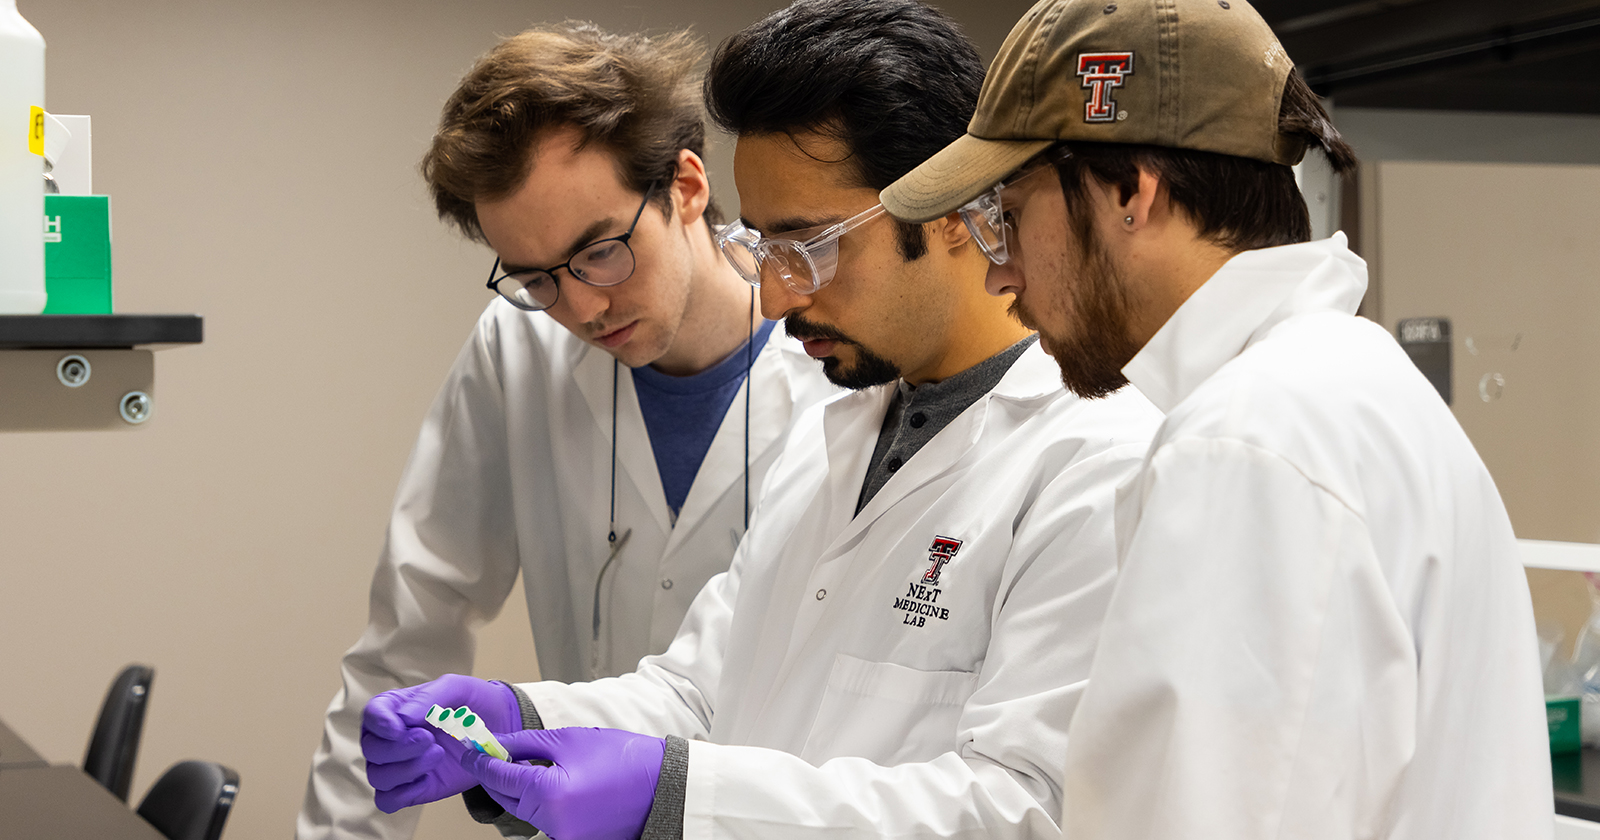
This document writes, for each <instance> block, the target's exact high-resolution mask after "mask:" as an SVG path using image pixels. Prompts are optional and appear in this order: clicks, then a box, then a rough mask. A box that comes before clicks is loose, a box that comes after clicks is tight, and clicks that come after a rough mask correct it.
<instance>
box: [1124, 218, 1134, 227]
mask: <svg viewBox="0 0 1600 840" xmlns="http://www.w3.org/2000/svg"><path fill="white" fill-rule="evenodd" d="M1122 223H1123V224H1125V225H1131V224H1133V217H1132V216H1123V217H1122Z"/></svg>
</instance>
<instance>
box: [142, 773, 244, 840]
mask: <svg viewBox="0 0 1600 840" xmlns="http://www.w3.org/2000/svg"><path fill="white" fill-rule="evenodd" d="M238 793H239V774H238V773H235V772H234V771H232V770H230V769H228V768H227V767H224V766H222V765H221V764H218V763H216V762H214V761H180V762H178V763H177V764H174V765H172V766H171V767H169V768H167V772H165V773H162V774H161V778H159V779H157V780H156V783H155V784H154V785H151V786H150V791H149V792H148V793H146V794H145V795H144V800H143V801H141V802H140V803H139V816H141V817H144V819H145V822H148V823H150V824H151V825H153V826H155V827H156V830H157V831H159V832H161V833H162V834H164V835H166V838H167V840H217V838H219V837H221V836H222V826H223V824H224V823H226V822H227V821H228V812H229V811H231V810H232V809H233V798H234V796H236V795H237V794H238Z"/></svg>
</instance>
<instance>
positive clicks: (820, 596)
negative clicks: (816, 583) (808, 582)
mask: <svg viewBox="0 0 1600 840" xmlns="http://www.w3.org/2000/svg"><path fill="white" fill-rule="evenodd" d="M826 597H828V590H826V589H818V590H817V600H818V601H820V600H822V599H823V598H826Z"/></svg>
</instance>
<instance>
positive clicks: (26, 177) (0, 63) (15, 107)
mask: <svg viewBox="0 0 1600 840" xmlns="http://www.w3.org/2000/svg"><path fill="white" fill-rule="evenodd" d="M44 132H45V113H44V38H43V37H42V36H41V35H40V34H39V30H37V29H34V28H33V26H32V25H31V24H29V23H28V22H27V21H26V20H24V19H23V17H22V15H21V13H19V12H18V11H17V3H16V0H0V313H21V314H32V313H38V312H42V311H43V310H44V306H45V285H44V241H43V239H42V237H41V236H40V231H39V220H40V218H41V217H42V216H43V215H44Z"/></svg>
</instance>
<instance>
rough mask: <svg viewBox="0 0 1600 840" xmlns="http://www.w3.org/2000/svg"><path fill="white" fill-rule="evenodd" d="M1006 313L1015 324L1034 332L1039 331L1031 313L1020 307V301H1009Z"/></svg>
mask: <svg viewBox="0 0 1600 840" xmlns="http://www.w3.org/2000/svg"><path fill="white" fill-rule="evenodd" d="M1006 313H1007V314H1008V315H1010V316H1011V317H1012V318H1015V319H1016V320H1017V323H1019V324H1021V325H1023V326H1024V327H1027V328H1028V329H1030V330H1033V331H1034V332H1038V331H1039V322H1038V321H1036V320H1034V318H1033V313H1031V312H1029V311H1028V308H1027V307H1025V306H1023V305H1022V301H1021V299H1018V298H1013V299H1012V300H1011V305H1010V306H1008V307H1006Z"/></svg>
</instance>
